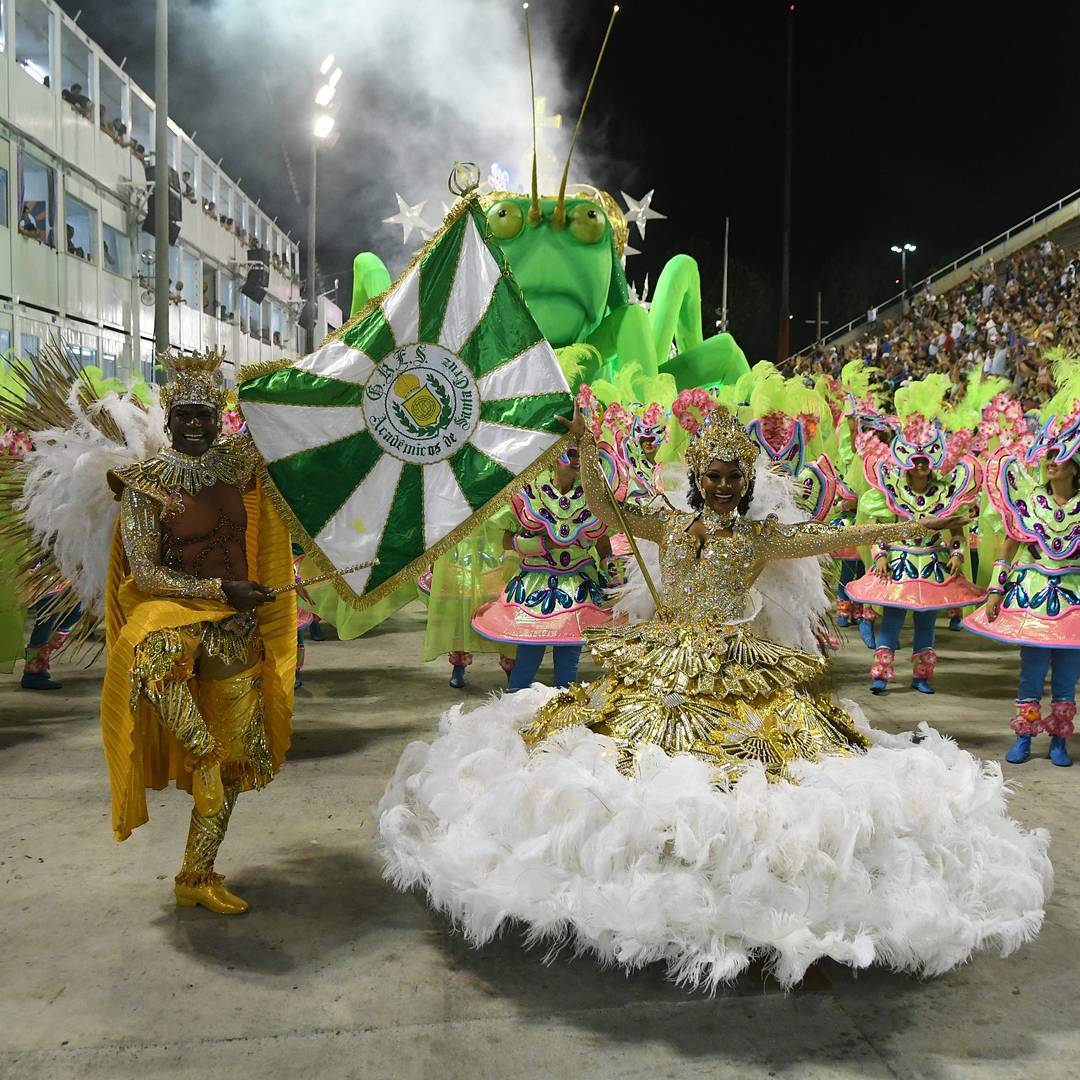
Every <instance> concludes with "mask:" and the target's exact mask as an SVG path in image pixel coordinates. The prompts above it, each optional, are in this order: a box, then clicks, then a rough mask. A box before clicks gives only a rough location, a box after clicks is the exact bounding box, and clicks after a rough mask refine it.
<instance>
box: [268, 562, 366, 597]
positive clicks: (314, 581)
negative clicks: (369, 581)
mask: <svg viewBox="0 0 1080 1080" xmlns="http://www.w3.org/2000/svg"><path fill="white" fill-rule="evenodd" d="M378 565H379V560H378V559H372V560H371V562H358V563H354V564H353V565H352V566H346V567H345V568H344V569H342V570H333V571H331V572H330V573H329V574H319V576H318V577H310V578H306V579H305V580H303V581H294V582H293V583H292V584H291V585H282V586H280V588H277V589H271V590H270V592H271V593H273V595H274V596H281V594H282V593H287V592H296V591H297V590H299V589H306V588H307V587H308V586H309V585H321V584H322V582H324V581H329V580H330V579H331V578H336V577H345V576H346V575H347V574H352V573H355V572H356V571H357V570H366V569H367V568H368V567H369V566H378Z"/></svg>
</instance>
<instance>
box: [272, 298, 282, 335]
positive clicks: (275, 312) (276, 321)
mask: <svg viewBox="0 0 1080 1080" xmlns="http://www.w3.org/2000/svg"><path fill="white" fill-rule="evenodd" d="M270 310H271V318H272V320H273V322H272V324H271V325H272V326H273V342H274V344H275V345H281V308H280V307H278V305H277V304H272V305H271V309H270Z"/></svg>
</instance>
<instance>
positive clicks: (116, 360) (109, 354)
mask: <svg viewBox="0 0 1080 1080" xmlns="http://www.w3.org/2000/svg"><path fill="white" fill-rule="evenodd" d="M121 348H122V346H121V345H120V344H119V343H117V342H116V341H112V340H109V339H107V338H106V339H103V340H102V342H101V373H102V375H104V376H105V378H106V379H115V378H116V376H117V373H118V370H119V367H120V350H121Z"/></svg>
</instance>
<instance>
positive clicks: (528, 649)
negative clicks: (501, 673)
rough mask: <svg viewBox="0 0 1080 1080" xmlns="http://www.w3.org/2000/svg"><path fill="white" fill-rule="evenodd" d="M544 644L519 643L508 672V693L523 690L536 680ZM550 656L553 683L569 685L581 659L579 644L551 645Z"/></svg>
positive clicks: (574, 677) (575, 676)
mask: <svg viewBox="0 0 1080 1080" xmlns="http://www.w3.org/2000/svg"><path fill="white" fill-rule="evenodd" d="M545 648H546V646H544V645H519V646H518V647H517V659H516V660H515V661H514V670H513V671H511V672H510V680H509V682H508V683H507V689H508V690H509V692H510V693H513V692H514V691H515V690H524V689H525V687H527V686H532V684H533V683H534V682H536V673H537V672H538V671H539V670H540V662H541V661H542V660H543V659H544V649H545ZM551 653H552V657H553V659H554V662H555V685H556V686H558V687H560V688H562V687H564V686H569V685H570V684H571V683H572V682H573V681H574V680H575V679H576V678H577V672H578V662H579V661H580V660H581V646H580V645H552V646H551Z"/></svg>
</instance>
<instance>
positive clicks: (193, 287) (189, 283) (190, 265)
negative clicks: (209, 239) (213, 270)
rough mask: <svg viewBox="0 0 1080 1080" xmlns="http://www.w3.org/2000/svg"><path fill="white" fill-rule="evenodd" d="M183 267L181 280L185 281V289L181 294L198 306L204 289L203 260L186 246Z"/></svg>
mask: <svg viewBox="0 0 1080 1080" xmlns="http://www.w3.org/2000/svg"><path fill="white" fill-rule="evenodd" d="M181 269H182V271H183V273H182V275H181V280H182V281H183V283H184V291H183V293H182V294H181V295H182V296H183V298H184V299H185V300H186V301H187V302H188V303H189V304H190V305H191V306H192V307H197V306H198V303H199V298H200V297H201V296H202V291H203V290H202V260H201V259H200V258H199V256H198V255H196V254H195V252H194V251H188V249H187V248H184V254H183V259H182V263H181Z"/></svg>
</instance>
